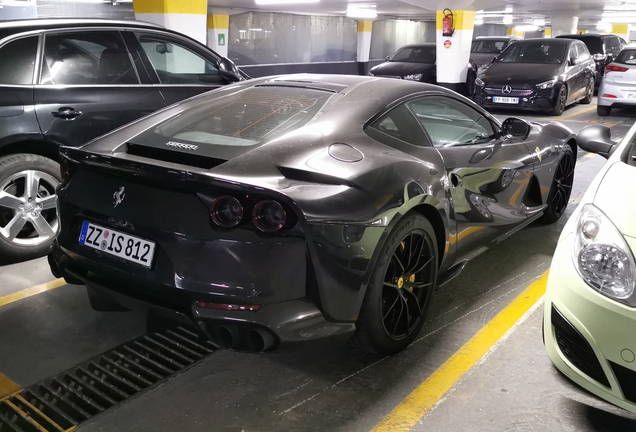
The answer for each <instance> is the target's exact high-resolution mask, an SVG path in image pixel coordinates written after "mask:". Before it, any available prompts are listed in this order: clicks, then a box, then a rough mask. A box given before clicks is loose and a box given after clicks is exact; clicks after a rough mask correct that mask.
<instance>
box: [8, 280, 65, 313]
mask: <svg viewBox="0 0 636 432" xmlns="http://www.w3.org/2000/svg"><path fill="white" fill-rule="evenodd" d="M64 285H66V281H65V280H64V279H56V280H54V281H51V282H47V283H43V284H41V285H36V286H34V287H31V288H27V289H23V290H22V291H18V292H15V293H13V294H9V295H6V296H4V297H0V307H2V306H5V305H8V304H10V303H14V302H17V301H19V300H22V299H25V298H27V297H32V296H34V295H37V294H41V293H43V292H46V291H51V290H54V289H56V288H59V287H61V286H64Z"/></svg>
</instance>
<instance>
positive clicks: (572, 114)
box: [552, 105, 596, 120]
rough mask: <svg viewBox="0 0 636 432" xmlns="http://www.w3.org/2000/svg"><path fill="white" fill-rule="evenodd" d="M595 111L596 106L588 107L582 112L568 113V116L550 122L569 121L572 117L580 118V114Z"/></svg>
mask: <svg viewBox="0 0 636 432" xmlns="http://www.w3.org/2000/svg"><path fill="white" fill-rule="evenodd" d="M595 109H596V105H593V106H589V107H587V108H583V109H582V110H579V111H577V112H573V113H570V114H568V115H562V116H559V117H554V118H553V119H552V120H567V119H571V118H573V117H577V116H580V115H581V114H585V113H586V112H590V111H592V110H595Z"/></svg>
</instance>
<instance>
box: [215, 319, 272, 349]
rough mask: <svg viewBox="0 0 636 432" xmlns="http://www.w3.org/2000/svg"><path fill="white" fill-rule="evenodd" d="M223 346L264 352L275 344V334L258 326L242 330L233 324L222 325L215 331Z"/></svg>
mask: <svg viewBox="0 0 636 432" xmlns="http://www.w3.org/2000/svg"><path fill="white" fill-rule="evenodd" d="M214 336H215V339H216V342H217V343H218V344H219V346H220V347H221V348H225V349H237V350H245V349H246V350H249V351H255V352H263V351H267V350H268V349H270V348H271V347H272V346H274V343H275V342H276V340H275V339H274V335H273V334H272V333H271V332H269V331H267V330H265V329H261V328H258V327H252V328H249V329H247V330H241V329H239V328H238V327H237V326H235V325H232V324H227V325H220V326H218V327H217V328H216V329H215V331H214Z"/></svg>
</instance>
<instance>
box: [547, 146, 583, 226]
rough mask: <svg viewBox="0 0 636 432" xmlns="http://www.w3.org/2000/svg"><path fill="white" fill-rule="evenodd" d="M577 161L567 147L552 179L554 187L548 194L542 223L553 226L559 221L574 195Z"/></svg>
mask: <svg viewBox="0 0 636 432" xmlns="http://www.w3.org/2000/svg"><path fill="white" fill-rule="evenodd" d="M575 164H576V159H575V157H574V153H572V149H571V148H570V146H568V145H566V146H565V150H564V151H563V154H562V155H561V159H559V163H558V164H557V167H556V169H555V171H554V177H553V178H552V186H551V187H550V192H549V193H548V200H547V202H546V204H547V205H548V206H547V207H546V209H545V211H544V212H543V216H542V217H541V219H540V221H541V222H543V223H547V224H551V223H554V222H556V221H558V220H559V218H561V216H563V213H565V209H566V207H567V205H568V202H569V201H570V195H571V194H572V185H573V183H574V165H575Z"/></svg>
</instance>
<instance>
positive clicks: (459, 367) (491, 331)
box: [373, 271, 548, 432]
mask: <svg viewBox="0 0 636 432" xmlns="http://www.w3.org/2000/svg"><path fill="white" fill-rule="evenodd" d="M547 280H548V272H547V271H546V272H545V273H543V275H541V277H540V278H539V279H537V280H536V281H535V282H533V283H531V284H530V285H529V286H528V287H527V288H526V289H525V290H524V291H523V292H522V293H521V294H519V295H518V296H517V298H515V299H514V300H513V301H512V302H511V303H510V304H509V305H508V306H506V307H505V308H504V309H503V310H502V311H501V312H499V313H498V314H497V316H495V317H494V318H493V319H492V320H491V321H490V322H489V323H488V324H486V325H485V326H484V327H483V328H482V329H481V330H479V331H478V332H477V334H475V336H473V337H472V338H471V339H470V340H469V341H468V342H466V344H464V346H462V347H461V348H460V349H459V350H458V351H457V352H456V353H455V354H453V355H452V356H451V357H450V358H449V359H448V360H447V361H446V362H445V363H444V364H443V365H442V366H440V367H439V369H437V370H436V371H435V372H433V374H432V375H431V376H429V377H428V378H427V379H426V381H424V382H423V383H422V384H420V385H419V386H418V387H417V388H416V389H415V390H413V392H411V394H409V395H408V396H407V397H406V399H404V400H403V401H402V402H401V403H400V404H399V405H398V406H397V407H395V409H394V410H393V411H391V412H390V413H389V414H388V415H387V416H386V417H385V418H384V419H383V420H382V421H381V422H380V424H378V425H377V426H376V427H375V429H373V431H374V432H395V431H409V430H411V428H412V427H413V426H415V424H416V423H417V422H418V421H419V420H420V419H421V418H422V416H424V414H426V412H427V411H428V410H429V409H431V408H432V407H433V406H434V405H435V404H436V403H437V402H438V401H439V400H440V399H441V398H442V397H443V396H444V394H446V392H447V391H448V390H450V389H451V388H452V387H453V386H454V385H455V384H456V383H457V381H459V379H460V378H461V377H462V376H463V375H464V374H466V372H468V371H469V370H470V369H471V368H472V367H473V366H474V365H475V364H477V363H478V362H479V360H480V359H481V358H482V357H483V356H484V355H485V354H486V353H488V351H489V350H490V349H491V348H492V347H493V346H494V345H495V344H496V343H497V342H498V341H499V340H500V339H501V338H502V337H503V336H504V335H505V334H506V333H507V332H508V331H509V330H510V329H511V328H512V327H513V326H514V325H515V324H516V323H517V321H519V320H520V319H521V318H522V317H523V316H524V314H525V313H526V312H527V311H528V310H530V308H532V306H534V305H535V304H536V303H537V301H539V300H540V299H541V297H542V296H543V295H544V294H545V287H546V283H547Z"/></svg>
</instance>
